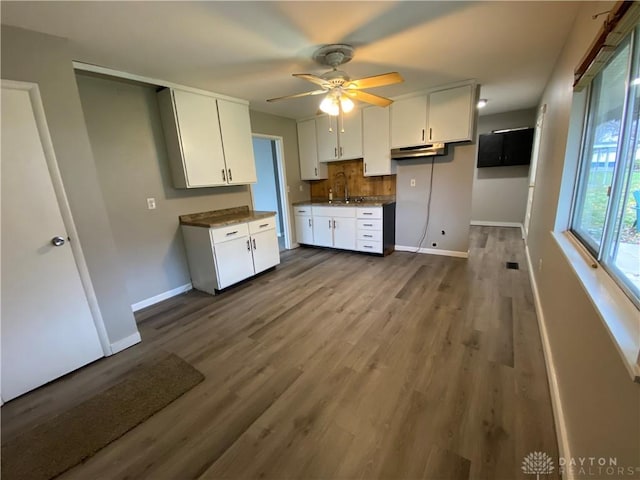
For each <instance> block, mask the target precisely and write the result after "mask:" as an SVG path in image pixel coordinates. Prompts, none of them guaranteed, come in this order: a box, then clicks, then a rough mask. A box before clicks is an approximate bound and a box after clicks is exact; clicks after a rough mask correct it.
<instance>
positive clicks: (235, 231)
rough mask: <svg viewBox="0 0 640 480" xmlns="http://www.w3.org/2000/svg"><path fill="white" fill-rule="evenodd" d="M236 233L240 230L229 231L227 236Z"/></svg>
mask: <svg viewBox="0 0 640 480" xmlns="http://www.w3.org/2000/svg"><path fill="white" fill-rule="evenodd" d="M236 233H238V230H234V231H233V232H229V233H227V234H226V235H227V237H230V236H231V235H235V234H236Z"/></svg>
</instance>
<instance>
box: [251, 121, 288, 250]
mask: <svg viewBox="0 0 640 480" xmlns="http://www.w3.org/2000/svg"><path fill="white" fill-rule="evenodd" d="M251 136H252V137H255V138H266V139H267V140H273V141H274V142H276V163H277V165H278V183H279V187H280V204H281V205H282V222H283V223H284V232H283V233H284V248H286V249H287V250H291V249H292V248H295V247H294V246H293V243H292V242H291V239H292V238H293V232H292V231H291V221H290V219H291V212H290V210H289V209H290V208H291V204H290V203H289V191H288V185H287V172H286V168H285V165H286V163H285V160H284V150H283V145H284V139H283V137H280V136H277V135H266V134H262V133H253V132H252V133H251ZM250 191H251V205H252V206H254V207H255V205H254V204H253V184H251V189H250ZM296 246H297V245H296Z"/></svg>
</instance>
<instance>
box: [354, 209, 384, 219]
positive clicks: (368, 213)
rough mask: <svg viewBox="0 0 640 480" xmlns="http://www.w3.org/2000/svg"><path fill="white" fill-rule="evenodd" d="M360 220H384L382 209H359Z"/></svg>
mask: <svg viewBox="0 0 640 480" xmlns="http://www.w3.org/2000/svg"><path fill="white" fill-rule="evenodd" d="M358 218H382V207H369V208H367V207H359V208H358Z"/></svg>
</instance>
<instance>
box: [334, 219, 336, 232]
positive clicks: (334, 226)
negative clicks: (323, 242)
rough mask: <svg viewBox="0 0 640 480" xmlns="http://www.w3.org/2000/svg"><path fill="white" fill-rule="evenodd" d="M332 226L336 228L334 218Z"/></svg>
mask: <svg viewBox="0 0 640 480" xmlns="http://www.w3.org/2000/svg"><path fill="white" fill-rule="evenodd" d="M333 228H334V230H335V228H336V221H335V220H334V221H333Z"/></svg>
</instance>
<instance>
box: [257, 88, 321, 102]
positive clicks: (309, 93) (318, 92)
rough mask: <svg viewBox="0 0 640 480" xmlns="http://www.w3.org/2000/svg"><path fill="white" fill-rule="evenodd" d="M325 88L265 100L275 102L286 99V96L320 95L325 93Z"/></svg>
mask: <svg viewBox="0 0 640 480" xmlns="http://www.w3.org/2000/svg"><path fill="white" fill-rule="evenodd" d="M326 92H327V91H326V90H313V91H312V92H303V93H296V94H294V95H285V96H284V97H277V98H269V99H267V102H277V101H278V100H286V99H288V98H298V97H308V96H309V95H320V94H322V93H326Z"/></svg>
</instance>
